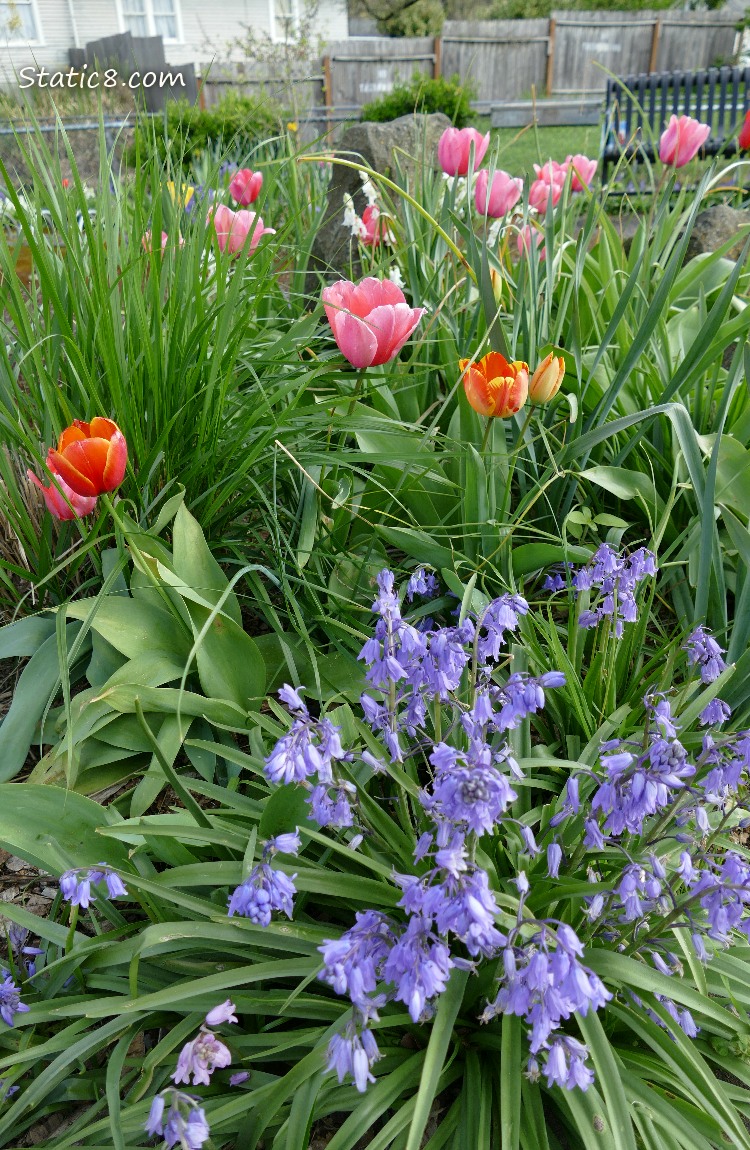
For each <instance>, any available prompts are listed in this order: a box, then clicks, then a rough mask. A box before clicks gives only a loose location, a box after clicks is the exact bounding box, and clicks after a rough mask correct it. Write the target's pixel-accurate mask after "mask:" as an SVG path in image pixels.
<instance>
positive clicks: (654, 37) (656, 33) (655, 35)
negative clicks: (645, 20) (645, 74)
mask: <svg viewBox="0 0 750 1150" xmlns="http://www.w3.org/2000/svg"><path fill="white" fill-rule="evenodd" d="M660 39H661V17H659V16H657V18H656V20H655V21H654V30H653V32H652V33H651V55H650V57H649V61H648V70H649V72H655V71H656V60H657V57H658V55H659V40H660Z"/></svg>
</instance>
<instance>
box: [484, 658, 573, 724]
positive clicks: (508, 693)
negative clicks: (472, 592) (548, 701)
mask: <svg viewBox="0 0 750 1150" xmlns="http://www.w3.org/2000/svg"><path fill="white" fill-rule="evenodd" d="M564 683H565V675H564V674H563V673H562V671H547V672H546V673H545V674H543V675H538V676H537V677H536V678H535V677H534V676H532V675H527V674H526V673H525V672H524V671H516V672H514V673H513V674H512V675H509V676H508V678H507V680H506V682H505V684H504V685H503V686H502V687H495V688H492V689H491V691H490V694H491V696H492V698H493V700H494V701H495V702H497V703H499V704H500V711H499V712H496V713H494V714H493V717H492V725H493V727H494V728H495V730H496V731H500V732H503V731H510V730H514V729H515V728H516V727H518V726H520V724H521V723H522V722H523V720H524V719H526V718H527V717H528V716H529V715H534V714H536V712H537V711H541V710H542V708H543V707H544V702H545V698H544V692H545V689H546V690H549V689H550V688H554V687H562V686H563V685H564Z"/></svg>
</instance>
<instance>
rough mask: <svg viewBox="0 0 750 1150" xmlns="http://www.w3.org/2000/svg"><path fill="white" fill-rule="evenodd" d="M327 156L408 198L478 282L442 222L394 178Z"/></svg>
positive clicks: (310, 158) (305, 158)
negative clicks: (442, 226)
mask: <svg viewBox="0 0 750 1150" xmlns="http://www.w3.org/2000/svg"><path fill="white" fill-rule="evenodd" d="M325 158H326V159H327V160H328V161H329V163H331V164H339V166H340V167H342V168H353V169H354V171H355V172H366V173H367V175H368V176H370V177H371V178H372V179H375V180H379V181H380V183H381V184H385V186H386V187H387V188H390V189H391V191H392V192H396V194H397V195H399V196H401V197H402V199H404V200H406V202H407V203H408V204H411V206H412V207H413V208H414V210H415V211H416V212H419V214H420V216H422V217H423V218H424V219H426V220H427V221H428V222H429V223H431V224H432V226H433V227H434V229H435V231H436V232H437V233H438V235H439V236H442V238H443V239H444V240H445V242H446V244H447V245H448V247H449V248H450V250H451V251H452V252H453V254H454V256H456V258H457V259H459V260H460V261H461V263H462V264H463V265H464V267H465V268H466V270H467V272H468V273H469V275H470V276H471V278H472V279H473V281H474V283H475V284H476V282H477V277H476V273H475V271H474V269H473V268H472V266H471V264H470V263H469V262H468V260H467V259H466V256H465V255H464V254H463V253H462V252H461V251H459V249H458V248H457V247H456V245H455V244H454V242H453V240H452V239H451V238H450V236H449V235H448V233H447V232H446V231H445V230H444V229H443V228H441V226H440V224H439V223H438V222H437V220H436V219H435V217H434V216H431V215H430V213H429V212H428V211H427V209H426V208H423V207H422V205H421V204H420V203H418V202H417V200H415V199H414V197H413V196H410V195H409V193H408V192H407V191H405V190H404V189H403V188H402V187H400V186H399V185H398V184H397V183H394V181H393V180H389V179H388V177H387V176H384V175H382V173H381V172H376V171H374V170H373V169H372V168H368V167H366V165H365V164H357V163H355V161H354V160H341V159H339V157H338V156H326V157H325ZM297 159H298V160H299V161H300V162H302V163H308V164H311V163H313V162H315V163H318V162H319V161H320V159H321V157H320V156H297Z"/></svg>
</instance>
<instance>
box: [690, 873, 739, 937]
mask: <svg viewBox="0 0 750 1150" xmlns="http://www.w3.org/2000/svg"><path fill="white" fill-rule="evenodd" d="M692 894H693V896H701V897H700V905H701V907H702V908H703V910H704V911H705V912H706V917H707V920H708V931H707V933H708V936H709V938H714V939H716V940H717V942H722V943H727V942H729V941H730V936H731V932H732V931H733V930H734V929H736V928H738V929H739V930H741V931H742V932H743V933H744V934H745V935H746V936H747V937H750V920H749V919H747V918H745V917H744V914H745V908H746V907H747V906H748V905H750V865H748V863H747V862H746V861H745V860H744V859H743V858H742V857H741V856H740V855H738V854H737V853H736V852H735V851H727V853H726V854H725V855H724V857H723V859H722V860H721V862H718V861H717V862H714V863H713V866H712V868H711V869H705V870H702V871H700V872H699V873H698V876H697V879H695V881H694V882H693V884H692Z"/></svg>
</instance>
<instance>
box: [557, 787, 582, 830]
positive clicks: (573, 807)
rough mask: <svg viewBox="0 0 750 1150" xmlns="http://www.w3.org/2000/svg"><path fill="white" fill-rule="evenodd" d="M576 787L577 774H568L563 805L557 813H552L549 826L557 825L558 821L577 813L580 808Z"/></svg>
mask: <svg viewBox="0 0 750 1150" xmlns="http://www.w3.org/2000/svg"><path fill="white" fill-rule="evenodd" d="M578 789H579V788H578V778H577V776H576V775H570V776H569V777H568V781H567V783H566V784H565V801H564V802H563V805H562V807H561V808H560V810H559V811H558V812H557V814H555V815H553V816H552V818H551V819H550V821H549V825H550V826H551V827H557V826H559V825H560V823H562V822H564V821H565V819H568V818H570V817H571V815H577V814H578V812H579V810H580V809H581V801H580V798H579V793H578Z"/></svg>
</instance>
